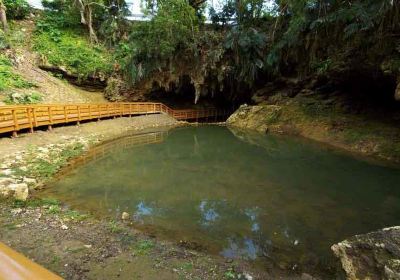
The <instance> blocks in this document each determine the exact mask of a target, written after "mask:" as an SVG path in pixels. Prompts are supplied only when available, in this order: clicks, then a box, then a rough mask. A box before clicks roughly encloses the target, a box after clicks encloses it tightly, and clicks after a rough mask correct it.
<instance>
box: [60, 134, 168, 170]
mask: <svg viewBox="0 0 400 280" xmlns="http://www.w3.org/2000/svg"><path fill="white" fill-rule="evenodd" d="M167 134H168V132H151V133H145V134H137V135H130V136H125V137H121V138H119V139H117V140H113V141H110V142H106V143H104V144H100V145H98V146H95V147H93V148H91V149H90V150H89V151H88V152H87V153H85V154H83V155H82V156H79V157H77V158H75V159H73V160H72V161H71V162H70V164H69V165H68V166H66V167H64V168H63V169H62V170H61V171H60V172H59V175H65V174H66V173H69V172H70V171H71V170H73V169H75V168H76V167H77V166H81V165H85V164H86V163H88V162H92V161H96V160H99V159H101V158H103V157H104V156H106V155H107V153H108V152H109V151H111V150H115V149H123V150H124V149H129V148H131V147H136V146H142V145H147V144H154V143H161V142H163V141H164V138H165V136H166V135H167Z"/></svg>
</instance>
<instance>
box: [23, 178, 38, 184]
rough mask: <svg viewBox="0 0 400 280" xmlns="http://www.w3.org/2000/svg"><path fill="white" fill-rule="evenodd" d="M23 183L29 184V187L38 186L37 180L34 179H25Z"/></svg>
mask: <svg viewBox="0 0 400 280" xmlns="http://www.w3.org/2000/svg"><path fill="white" fill-rule="evenodd" d="M23 182H24V183H26V184H28V185H29V186H31V185H35V184H36V179H33V178H24V179H23Z"/></svg>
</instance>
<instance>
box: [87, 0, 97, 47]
mask: <svg viewBox="0 0 400 280" xmlns="http://www.w3.org/2000/svg"><path fill="white" fill-rule="evenodd" d="M86 22H87V27H88V29H89V36H90V41H91V42H92V43H96V44H97V43H98V42H99V40H98V39H97V36H96V32H95V31H94V28H93V20H92V8H91V7H90V6H86Z"/></svg>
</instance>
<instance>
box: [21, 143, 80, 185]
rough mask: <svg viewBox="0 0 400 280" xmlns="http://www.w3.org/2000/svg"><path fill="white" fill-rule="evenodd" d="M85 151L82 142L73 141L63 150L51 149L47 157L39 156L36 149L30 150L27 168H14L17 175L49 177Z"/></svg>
mask: <svg viewBox="0 0 400 280" xmlns="http://www.w3.org/2000/svg"><path fill="white" fill-rule="evenodd" d="M83 151H84V146H83V145H82V144H81V143H73V144H70V145H67V146H65V147H63V149H62V150H61V152H59V151H50V153H49V155H48V156H46V157H37V156H36V155H37V153H38V151H36V150H35V149H33V150H31V151H29V154H28V157H27V167H28V168H27V170H26V171H24V170H21V169H19V168H15V169H14V173H15V175H17V176H22V177H34V178H40V179H43V180H46V179H49V178H51V177H52V176H54V175H55V174H56V172H57V171H58V170H59V169H60V168H61V167H63V166H65V165H66V164H67V163H68V160H70V159H71V158H74V157H77V156H78V155H80V154H81V153H82V152H83Z"/></svg>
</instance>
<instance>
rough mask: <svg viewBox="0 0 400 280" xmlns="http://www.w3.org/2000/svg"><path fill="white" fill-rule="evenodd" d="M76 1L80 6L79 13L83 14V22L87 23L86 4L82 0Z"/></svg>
mask: <svg viewBox="0 0 400 280" xmlns="http://www.w3.org/2000/svg"><path fill="white" fill-rule="evenodd" d="M75 3H76V5H77V6H78V9H79V13H80V14H81V23H82V24H84V25H86V19H85V5H84V4H83V2H82V0H76V1H75Z"/></svg>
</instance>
